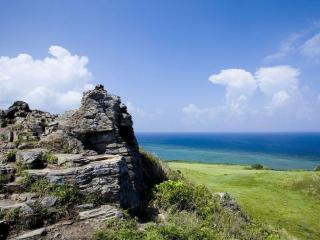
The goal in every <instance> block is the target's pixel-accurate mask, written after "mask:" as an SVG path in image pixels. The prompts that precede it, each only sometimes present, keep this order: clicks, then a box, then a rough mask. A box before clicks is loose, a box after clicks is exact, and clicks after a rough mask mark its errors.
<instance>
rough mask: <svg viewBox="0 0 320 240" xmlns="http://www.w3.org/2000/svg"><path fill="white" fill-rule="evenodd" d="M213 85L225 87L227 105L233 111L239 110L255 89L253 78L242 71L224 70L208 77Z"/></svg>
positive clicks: (255, 84)
mask: <svg viewBox="0 0 320 240" xmlns="http://www.w3.org/2000/svg"><path fill="white" fill-rule="evenodd" d="M209 81H210V82H212V83H213V84H219V85H224V86H225V87H226V100H227V104H228V105H229V106H230V107H231V108H232V109H234V110H237V109H241V108H242V107H243V106H244V104H245V103H246V101H247V100H248V99H249V98H250V97H251V96H252V95H253V93H254V92H255V90H256V88H257V81H256V80H255V78H254V76H253V75H252V74H251V73H250V72H247V71H245V70H243V69H225V70H221V71H220V73H218V74H213V75H211V76H210V77H209Z"/></svg>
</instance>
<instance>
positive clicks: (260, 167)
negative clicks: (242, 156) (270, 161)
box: [250, 163, 265, 170]
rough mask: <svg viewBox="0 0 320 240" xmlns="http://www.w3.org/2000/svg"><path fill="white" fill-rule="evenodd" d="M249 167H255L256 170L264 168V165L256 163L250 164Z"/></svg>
mask: <svg viewBox="0 0 320 240" xmlns="http://www.w3.org/2000/svg"><path fill="white" fill-rule="evenodd" d="M250 168H251V169H256V170H262V169H264V168H265V167H264V166H263V165H262V164H259V163H257V164H252V165H251V166H250Z"/></svg>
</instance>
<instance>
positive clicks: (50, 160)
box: [41, 152, 58, 164]
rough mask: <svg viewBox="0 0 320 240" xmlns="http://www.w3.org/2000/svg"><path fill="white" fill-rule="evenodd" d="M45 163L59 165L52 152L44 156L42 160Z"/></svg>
mask: <svg viewBox="0 0 320 240" xmlns="http://www.w3.org/2000/svg"><path fill="white" fill-rule="evenodd" d="M41 160H42V161H43V162H45V163H49V164H57V162H58V158H57V157H56V156H55V155H53V154H52V153H51V152H47V153H45V154H44V155H43V156H42V159H41Z"/></svg>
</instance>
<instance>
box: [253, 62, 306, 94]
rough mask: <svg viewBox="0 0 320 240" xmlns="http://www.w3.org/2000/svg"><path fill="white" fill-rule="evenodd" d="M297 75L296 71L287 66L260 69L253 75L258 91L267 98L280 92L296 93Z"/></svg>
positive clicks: (297, 71) (298, 73)
mask: <svg viewBox="0 0 320 240" xmlns="http://www.w3.org/2000/svg"><path fill="white" fill-rule="evenodd" d="M299 75H300V72H299V70H298V69H296V68H293V67H291V66H287V65H284V66H274V67H266V68H260V69H258V71H257V72H256V73H255V77H256V79H257V81H258V84H259V88H260V90H261V91H262V92H263V93H264V94H265V95H266V96H269V97H273V95H274V94H276V93H278V92H280V91H286V92H288V93H292V94H293V93H296V92H297V91H298V76H299Z"/></svg>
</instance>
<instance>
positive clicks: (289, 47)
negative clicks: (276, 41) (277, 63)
mask: <svg viewBox="0 0 320 240" xmlns="http://www.w3.org/2000/svg"><path fill="white" fill-rule="evenodd" d="M302 36H303V34H301V33H293V34H291V35H290V36H289V37H288V38H287V39H286V40H284V41H282V42H281V43H280V47H279V49H278V51H277V52H275V53H273V54H270V55H268V56H266V57H265V60H266V61H272V60H279V59H282V58H284V57H286V56H287V55H289V54H290V53H292V52H294V51H295V50H296V48H297V46H296V45H297V42H298V40H299V39H300V38H301V37H302Z"/></svg>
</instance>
